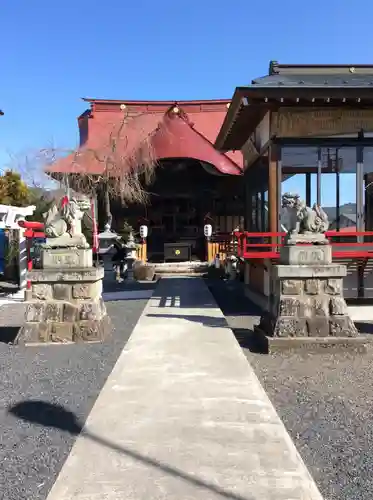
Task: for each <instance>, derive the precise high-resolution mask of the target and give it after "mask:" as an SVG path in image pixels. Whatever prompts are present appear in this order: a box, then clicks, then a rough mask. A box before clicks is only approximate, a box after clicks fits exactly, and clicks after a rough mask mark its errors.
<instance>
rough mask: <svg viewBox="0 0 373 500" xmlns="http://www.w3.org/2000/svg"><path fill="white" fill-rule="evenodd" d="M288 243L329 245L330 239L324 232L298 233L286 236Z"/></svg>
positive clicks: (286, 242)
mask: <svg viewBox="0 0 373 500" xmlns="http://www.w3.org/2000/svg"><path fill="white" fill-rule="evenodd" d="M285 244H286V245H299V244H300V245H304V244H308V245H310V244H311V245H328V244H329V241H328V239H327V238H326V236H325V234H324V233H296V234H291V233H290V234H288V235H287V236H286V237H285Z"/></svg>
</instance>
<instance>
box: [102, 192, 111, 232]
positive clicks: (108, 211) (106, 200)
mask: <svg viewBox="0 0 373 500" xmlns="http://www.w3.org/2000/svg"><path fill="white" fill-rule="evenodd" d="M104 203H105V215H106V224H107V225H108V226H109V228H111V224H112V222H113V216H112V213H111V209H110V193H109V186H108V185H107V184H105V187H104Z"/></svg>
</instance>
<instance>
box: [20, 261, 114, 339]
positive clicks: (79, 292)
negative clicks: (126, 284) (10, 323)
mask: <svg viewBox="0 0 373 500" xmlns="http://www.w3.org/2000/svg"><path fill="white" fill-rule="evenodd" d="M103 277H104V271H103V269H101V268H83V269H59V270H56V269H42V270H34V271H31V272H30V273H29V276H28V279H29V280H30V281H31V289H30V290H27V292H26V301H27V306H26V317H25V319H26V323H25V325H24V326H23V327H22V328H21V330H20V331H19V333H18V335H17V338H16V341H15V342H16V343H22V344H32V343H49V342H60V343H61V342H100V341H103V340H104V339H105V338H106V337H107V336H108V335H109V334H110V333H111V327H110V319H109V317H108V316H107V313H106V307H105V304H104V302H103V299H102V279H103Z"/></svg>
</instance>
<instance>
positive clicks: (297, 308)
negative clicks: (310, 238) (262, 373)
mask: <svg viewBox="0 0 373 500" xmlns="http://www.w3.org/2000/svg"><path fill="white" fill-rule="evenodd" d="M273 270H274V273H273V277H272V282H271V295H270V301H269V310H268V311H267V312H266V313H265V314H264V315H263V316H262V318H261V322H260V325H259V327H258V331H259V332H261V333H264V334H265V335H266V336H267V339H268V342H269V344H270V343H271V342H272V343H275V344H277V345H279V344H281V339H282V341H283V342H282V343H283V344H284V345H286V347H287V348H289V347H292V345H293V346H296V344H299V345H301V344H310V341H311V339H313V340H314V342H315V343H324V344H328V345H329V344H331V343H333V339H334V340H335V343H338V344H340V343H341V339H342V338H344V339H353V338H356V337H357V336H358V331H357V329H356V327H355V325H354V323H353V321H352V320H351V318H350V317H349V315H348V309H347V305H346V302H345V300H344V298H343V278H344V277H345V276H346V272H347V268H346V266H344V265H341V264H333V263H332V248H331V246H330V245H323V246H320V245H299V246H285V247H283V249H282V251H281V255H280V264H279V265H277V266H274V268H273ZM274 339H277V341H275V342H273V340H274ZM303 339H304V340H306V339H307V340H306V341H305V342H303ZM325 339H327V340H325Z"/></svg>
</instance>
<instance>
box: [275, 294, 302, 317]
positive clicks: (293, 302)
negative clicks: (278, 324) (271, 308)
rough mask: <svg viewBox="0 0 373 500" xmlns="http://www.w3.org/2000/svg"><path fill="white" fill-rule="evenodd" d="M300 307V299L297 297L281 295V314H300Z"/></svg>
mask: <svg viewBox="0 0 373 500" xmlns="http://www.w3.org/2000/svg"><path fill="white" fill-rule="evenodd" d="M299 308H300V300H299V298H297V297H290V296H288V297H286V296H284V297H281V298H280V301H279V306H278V309H279V315H280V316H298V315H299Z"/></svg>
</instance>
